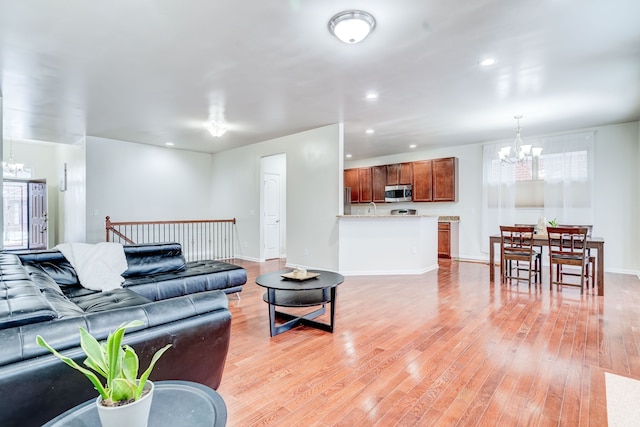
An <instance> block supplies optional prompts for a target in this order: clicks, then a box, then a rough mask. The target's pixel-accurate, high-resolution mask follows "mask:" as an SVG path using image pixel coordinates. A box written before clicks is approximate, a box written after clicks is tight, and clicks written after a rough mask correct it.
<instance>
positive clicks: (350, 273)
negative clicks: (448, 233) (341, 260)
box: [340, 264, 439, 276]
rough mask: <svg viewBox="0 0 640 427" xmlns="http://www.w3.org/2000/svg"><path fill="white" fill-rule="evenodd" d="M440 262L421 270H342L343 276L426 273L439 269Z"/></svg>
mask: <svg viewBox="0 0 640 427" xmlns="http://www.w3.org/2000/svg"><path fill="white" fill-rule="evenodd" d="M438 268H439V267H438V264H435V265H431V266H429V267H426V268H422V269H419V270H373V271H372V270H366V271H340V274H342V275H343V276H400V275H403V276H404V275H410V274H424V273H428V272H430V271H433V270H437V269H438Z"/></svg>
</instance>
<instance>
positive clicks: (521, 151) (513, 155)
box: [498, 114, 542, 164]
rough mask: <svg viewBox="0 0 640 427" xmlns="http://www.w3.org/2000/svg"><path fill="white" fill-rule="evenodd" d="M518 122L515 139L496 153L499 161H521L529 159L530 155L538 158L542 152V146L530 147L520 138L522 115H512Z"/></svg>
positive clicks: (511, 162) (510, 162)
mask: <svg viewBox="0 0 640 427" xmlns="http://www.w3.org/2000/svg"><path fill="white" fill-rule="evenodd" d="M513 118H514V119H516V121H517V122H518V127H517V128H516V139H515V140H514V141H513V144H511V145H510V146H507V147H502V148H501V149H500V151H499V153H498V155H499V156H500V163H509V164H514V163H523V162H526V161H527V160H529V159H530V158H531V157H534V158H538V157H540V154H542V147H532V146H531V145H530V144H525V143H523V142H522V138H520V119H521V118H522V115H521V114H520V115H517V116H513Z"/></svg>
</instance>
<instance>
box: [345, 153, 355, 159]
mask: <svg viewBox="0 0 640 427" xmlns="http://www.w3.org/2000/svg"><path fill="white" fill-rule="evenodd" d="M345 157H346V158H347V159H350V158H351V157H353V156H352V155H351V154H347V155H346V156H345Z"/></svg>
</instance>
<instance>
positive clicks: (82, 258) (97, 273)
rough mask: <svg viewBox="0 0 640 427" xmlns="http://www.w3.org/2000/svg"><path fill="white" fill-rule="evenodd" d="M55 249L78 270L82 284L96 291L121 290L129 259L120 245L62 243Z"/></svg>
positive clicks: (107, 243) (109, 243) (108, 243)
mask: <svg viewBox="0 0 640 427" xmlns="http://www.w3.org/2000/svg"><path fill="white" fill-rule="evenodd" d="M55 249H57V250H59V251H60V252H62V255H64V257H65V258H66V259H67V261H69V263H71V266H72V267H73V268H74V269H75V270H76V273H77V274H78V279H79V280H80V284H81V285H82V286H83V287H85V288H87V289H92V290H94V291H109V290H111V289H117V288H120V287H121V286H120V285H121V284H122V282H124V278H123V277H122V276H121V274H122V273H124V272H125V271H126V270H127V267H128V265H127V258H126V256H125V255H124V249H123V248H122V245H121V244H120V243H111V242H100V243H97V244H95V245H92V244H89V243H61V244H59V245H57V246H56V247H55Z"/></svg>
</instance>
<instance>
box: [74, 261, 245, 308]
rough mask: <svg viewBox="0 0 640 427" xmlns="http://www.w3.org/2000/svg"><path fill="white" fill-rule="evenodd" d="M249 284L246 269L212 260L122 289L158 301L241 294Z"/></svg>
mask: <svg viewBox="0 0 640 427" xmlns="http://www.w3.org/2000/svg"><path fill="white" fill-rule="evenodd" d="M246 282H247V271H246V270H245V269H244V268H242V267H239V266H237V265H234V264H229V263H226V262H222V261H213V260H209V261H194V262H189V263H187V269H186V270H184V271H178V272H168V273H161V274H154V275H146V276H136V277H129V278H127V279H125V281H124V283H123V284H122V286H123V287H124V288H131V289H135V291H136V292H137V293H139V294H140V295H143V296H145V297H146V298H149V299H150V300H153V301H157V300H161V299H166V298H173V297H177V296H181V295H188V294H191V293H194V292H204V291H212V290H216V289H220V290H224V291H225V292H229V291H238V290H239V288H241V287H242V285H244V284H245V283H246ZM76 292H84V291H80V290H77V289H74V295H76V294H77V293H76ZM69 295H71V294H69Z"/></svg>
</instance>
